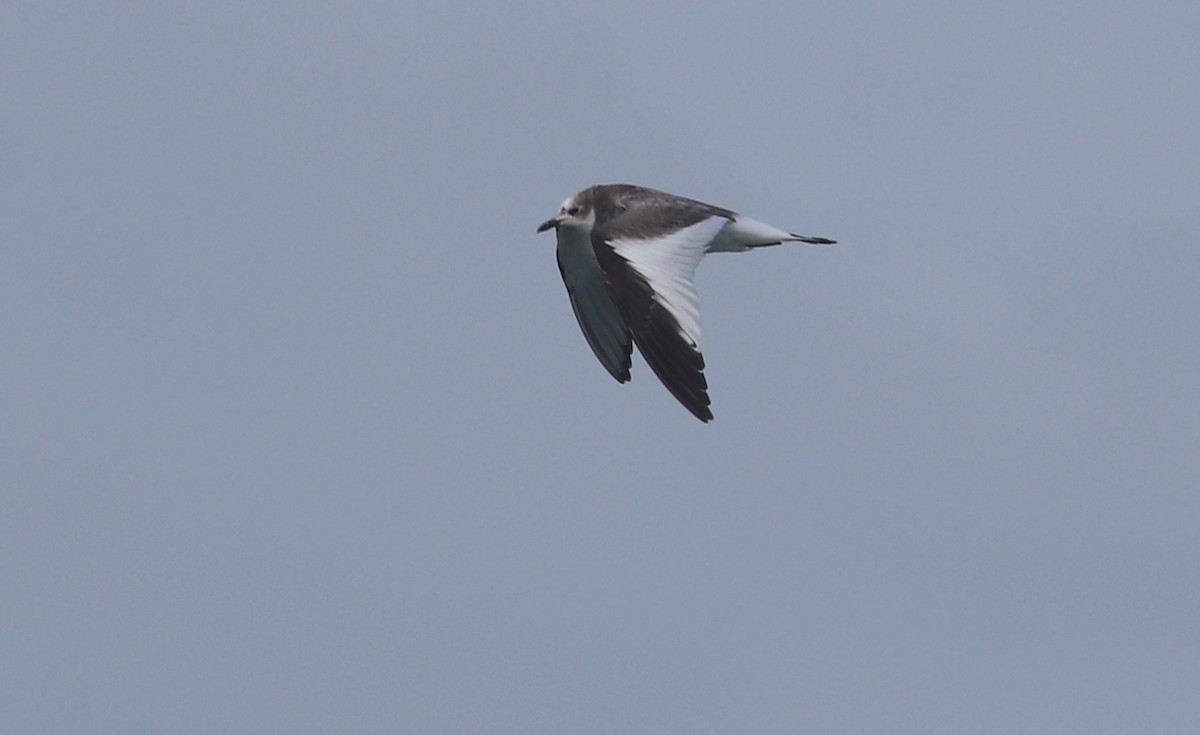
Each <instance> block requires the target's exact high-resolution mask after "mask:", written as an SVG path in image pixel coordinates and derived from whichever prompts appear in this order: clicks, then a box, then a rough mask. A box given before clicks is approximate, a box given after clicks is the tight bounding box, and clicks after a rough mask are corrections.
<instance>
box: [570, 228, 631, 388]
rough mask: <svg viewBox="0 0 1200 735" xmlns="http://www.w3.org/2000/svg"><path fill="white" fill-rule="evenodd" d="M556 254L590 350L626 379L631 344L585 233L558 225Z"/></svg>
mask: <svg viewBox="0 0 1200 735" xmlns="http://www.w3.org/2000/svg"><path fill="white" fill-rule="evenodd" d="M557 255H558V272H559V273H561V274H562V279H563V283H564V284H566V286H567V294H568V295H569V296H570V297H571V309H572V310H574V312H575V318H576V319H577V320H578V321H579V328H580V329H582V330H583V336H584V337H587V341H588V344H589V345H590V346H591V348H592V352H594V353H596V357H597V358H598V359H599V360H600V364H601V365H603V366H604V368H605V369H606V370H608V372H609V373H611V374H612V376H613V377H614V378H616V379H617V380H618V381H619V382H621V383H624V382H626V381H628V380H629V366H630V360H629V353H630V352H631V351H632V349H633V343H632V342H631V341H630V336H629V330H628V329H626V328H625V322H623V321H621V315H620V314H619V313H618V312H617V307H616V306H614V305H613V302H612V299H611V298H609V295H608V290H607V289H606V288H605V286H604V277H603V274H602V273H601V272H600V266H599V265H598V264H597V263H596V254H595V252H594V251H593V250H592V244H591V241H590V240H589V239H588V235H587V233H586V232H581V231H579V230H576V229H574V228H566V227H560V228H559V230H558V249H557Z"/></svg>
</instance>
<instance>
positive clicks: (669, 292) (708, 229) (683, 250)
mask: <svg viewBox="0 0 1200 735" xmlns="http://www.w3.org/2000/svg"><path fill="white" fill-rule="evenodd" d="M728 224H729V220H728V219H726V218H724V217H716V216H714V217H709V218H708V219H706V220H702V221H700V222H697V223H696V224H694V225H691V226H690V227H685V228H683V229H682V230H678V231H676V232H672V233H670V234H668V235H660V236H657V237H650V238H633V237H620V238H613V239H612V240H610V241H609V243H608V244H609V246H610V247H612V249H613V250H614V251H615V252H616V253H617V254H618V255H620V256H621V257H622V258H624V259H625V260H626V261H628V263H629V265H630V267H632V268H633V269H634V270H636V271H637V272H638V273H641V274H642V276H643V277H644V278H645V279H646V281H647V283H649V284H650V288H652V289H654V300H655V301H657V302H658V303H659V304H661V305H662V306H663V307H665V308H666V309H667V311H669V312H670V313H671V315H672V316H674V317H675V320H676V321H677V322H679V327H680V329H682V330H683V334H684V336H685V337H686V338H687V339H688V340H689V341H690V342H691V343H692V346H694V347H695V348H696V349H697V350H698V349H700V301H699V298H698V297H697V296H696V286H695V284H694V283H693V280H692V279H693V276H695V273H696V266H698V265H699V264H700V260H701V258H703V257H704V253H705V251H706V249H707V248H708V245H709V243H711V242H712V241H713V238H715V237H717V234H718V233H720V232H721V230H722V229H723V228H724V227H725V226H726V225H728Z"/></svg>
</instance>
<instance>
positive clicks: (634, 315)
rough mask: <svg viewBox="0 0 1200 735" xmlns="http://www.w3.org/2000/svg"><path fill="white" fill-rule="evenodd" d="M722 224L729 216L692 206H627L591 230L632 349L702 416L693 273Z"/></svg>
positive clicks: (704, 398)
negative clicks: (680, 210)
mask: <svg viewBox="0 0 1200 735" xmlns="http://www.w3.org/2000/svg"><path fill="white" fill-rule="evenodd" d="M680 217H683V219H682V220H680V219H679V218H680ZM727 224H729V218H728V217H725V216H721V215H713V214H708V213H703V214H702V213H700V212H698V211H696V210H692V211H690V212H685V213H678V212H676V213H671V212H664V210H662V209H659V208H657V207H630V208H629V209H628V210H626V211H625V212H623V213H622V214H620V215H618V216H617V217H615V218H613V219H611V220H608V221H605V222H602V223H598V224H597V226H596V227H595V228H593V230H592V247H593V249H594V250H595V253H596V260H597V262H598V263H599V265H600V269H601V270H602V271H603V272H604V281H605V285H606V286H607V287H608V294H609V296H610V297H611V299H612V302H613V303H614V304H616V307H617V311H618V312H620V315H621V318H622V320H623V321H624V323H625V326H626V327H627V328H628V329H629V331H630V332H631V333H632V334H633V340H634V341H635V342H636V343H637V346H638V349H639V350H640V351H641V353H642V356H643V357H645V358H646V363H647V364H649V365H650V368H651V369H652V370H653V371H654V374H655V375H657V376H658V378H659V380H661V381H662V382H663V385H665V386H666V387H667V390H669V391H671V394H672V395H674V396H675V398H676V399H678V400H679V402H680V403H682V404H683V405H684V407H685V408H687V409H688V410H689V411H691V412H692V413H693V414H694V415H695V416H696V418H698V419H700V420H701V421H709V420H711V419H712V411H710V410H709V408H708V407H709V404H710V403H711V401H710V400H709V397H708V383H707V381H705V379H704V357H703V355H702V354H701V352H700V304H699V300H698V298H697V296H696V287H695V285H694V283H693V281H692V277H693V275H694V274H695V272H696V266H697V265H699V263H700V259H701V258H703V257H704V252H705V248H706V247H707V246H708V244H709V243H710V242H712V240H713V238H715V237H716V236H717V233H719V232H720V231H721V229H722V228H724V227H725V226H726V225H727ZM680 225H683V226H680Z"/></svg>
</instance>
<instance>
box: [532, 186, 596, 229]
mask: <svg viewBox="0 0 1200 735" xmlns="http://www.w3.org/2000/svg"><path fill="white" fill-rule="evenodd" d="M591 193H592V192H591V190H590V189H584V190H583V191H581V192H579V193H578V194H576V195H575V196H573V197H570V198H569V199H567V201H565V202H563V203H562V206H561V207H559V208H558V214H556V215H554V216H553V217H551V218H550V219H548V220H546V221H545V222H543V223H542V224H541V225H540V226H539V227H538V229H537V231H538V232H545V231H546V230H549V229H550V228H555V229H557V228H559V227H579V228H582V229H587V230H590V229H591V228H592V225H594V224H595V223H596V210H595V208H594V207H593V206H592V197H591Z"/></svg>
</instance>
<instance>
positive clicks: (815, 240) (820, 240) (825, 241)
mask: <svg viewBox="0 0 1200 735" xmlns="http://www.w3.org/2000/svg"><path fill="white" fill-rule="evenodd" d="M790 234H791V236H792V239H793V240H795V241H796V242H803V243H807V244H809V245H836V244H837V240H830V239H829V238H827V237H810V236H808V235H797V234H796V233H794V232H793V233H790Z"/></svg>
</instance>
